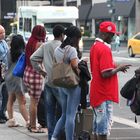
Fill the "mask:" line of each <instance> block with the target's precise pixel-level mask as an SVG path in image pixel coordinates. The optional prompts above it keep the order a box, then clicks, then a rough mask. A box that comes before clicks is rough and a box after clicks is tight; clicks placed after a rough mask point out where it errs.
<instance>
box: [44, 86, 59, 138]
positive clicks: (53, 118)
mask: <svg viewBox="0 0 140 140" xmlns="http://www.w3.org/2000/svg"><path fill="white" fill-rule="evenodd" d="M58 89H59V88H54V87H50V86H48V85H47V84H46V85H45V88H44V92H45V94H44V97H45V108H46V111H45V116H46V122H47V124H46V125H47V126H48V140H51V137H52V134H53V131H54V128H55V125H56V122H57V120H58V119H59V118H58V117H59V115H58V114H60V113H61V107H60V100H61V97H60V93H59V90H58Z"/></svg>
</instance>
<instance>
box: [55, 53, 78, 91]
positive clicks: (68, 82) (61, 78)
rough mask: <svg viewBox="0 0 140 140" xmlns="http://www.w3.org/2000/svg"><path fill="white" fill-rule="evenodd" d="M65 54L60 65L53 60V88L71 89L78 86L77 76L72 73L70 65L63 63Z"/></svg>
mask: <svg viewBox="0 0 140 140" xmlns="http://www.w3.org/2000/svg"><path fill="white" fill-rule="evenodd" d="M65 56H66V52H65V53H64V58H63V61H62V62H61V63H57V62H56V59H55V58H54V61H53V68H52V82H53V84H54V85H55V86H58V87H64V88H71V87H74V86H76V85H78V84H79V81H80V79H79V76H78V75H76V73H75V72H74V71H73V69H72V67H71V65H70V64H66V63H64V59H65Z"/></svg>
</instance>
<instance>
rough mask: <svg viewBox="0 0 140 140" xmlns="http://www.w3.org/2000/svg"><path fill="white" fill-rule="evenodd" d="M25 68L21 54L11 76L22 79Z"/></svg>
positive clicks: (23, 54) (23, 56) (23, 55)
mask: <svg viewBox="0 0 140 140" xmlns="http://www.w3.org/2000/svg"><path fill="white" fill-rule="evenodd" d="M25 67H26V61H25V53H22V54H21V55H20V57H19V59H18V61H17V63H16V65H15V67H14V69H13V75H14V76H17V77H23V74H24V70H25Z"/></svg>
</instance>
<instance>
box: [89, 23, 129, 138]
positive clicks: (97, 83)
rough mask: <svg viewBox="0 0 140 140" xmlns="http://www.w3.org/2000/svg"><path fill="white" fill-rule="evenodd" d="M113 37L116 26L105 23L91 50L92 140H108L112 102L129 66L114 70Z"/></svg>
mask: <svg viewBox="0 0 140 140" xmlns="http://www.w3.org/2000/svg"><path fill="white" fill-rule="evenodd" d="M115 33H116V25H115V24H114V23H113V22H110V21H104V22H102V23H101V24H100V26H99V37H98V38H96V39H95V43H94V44H93V45H92V47H91V49H90V68H91V74H92V80H91V84H90V104H91V106H92V107H93V110H94V120H93V133H94V140H107V135H108V134H110V129H111V124H112V113H113V102H116V103H118V102H119V98H118V79H117V73H118V72H119V71H122V72H126V71H127V69H128V68H129V65H119V66H116V65H115V63H114V61H113V57H112V52H111V48H110V43H111V41H112V38H113V36H114V35H115Z"/></svg>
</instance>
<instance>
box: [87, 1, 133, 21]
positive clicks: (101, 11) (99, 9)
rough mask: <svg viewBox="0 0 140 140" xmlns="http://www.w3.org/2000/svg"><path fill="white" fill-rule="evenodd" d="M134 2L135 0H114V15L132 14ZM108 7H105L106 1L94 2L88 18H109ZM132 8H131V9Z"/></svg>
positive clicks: (125, 15)
mask: <svg viewBox="0 0 140 140" xmlns="http://www.w3.org/2000/svg"><path fill="white" fill-rule="evenodd" d="M134 3H135V0H129V1H116V2H115V4H114V7H115V14H114V16H124V17H129V16H134V11H135V10H134V9H133V7H134ZM109 9H110V8H109V7H107V3H97V4H94V5H93V7H92V10H91V12H90V15H89V19H91V18H94V19H101V18H110V17H111V15H110V14H109ZM132 9H133V10H132Z"/></svg>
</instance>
